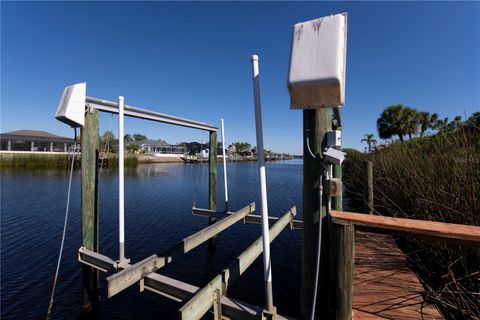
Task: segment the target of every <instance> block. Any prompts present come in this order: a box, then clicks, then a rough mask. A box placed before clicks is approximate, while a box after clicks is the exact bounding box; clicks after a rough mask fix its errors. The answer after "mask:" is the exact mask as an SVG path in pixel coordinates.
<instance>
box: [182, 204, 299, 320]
mask: <svg viewBox="0 0 480 320" xmlns="http://www.w3.org/2000/svg"><path fill="white" fill-rule="evenodd" d="M295 215H296V208H295V207H293V208H292V209H290V211H288V212H287V213H286V214H284V215H283V216H282V217H281V218H280V219H278V221H277V222H275V224H274V225H273V226H271V227H270V229H269V235H270V241H273V240H274V239H275V238H276V237H277V236H278V235H279V234H280V232H281V231H282V230H283V229H284V228H285V227H286V226H287V225H288V224H289V223H290V222H291V220H293V217H294V216H295ZM262 252H263V239H262V237H259V238H258V239H257V240H256V241H255V242H254V243H252V244H251V245H250V246H249V247H248V248H247V249H246V250H245V251H244V252H243V253H242V254H240V255H239V256H238V257H237V259H236V260H235V261H234V262H233V263H231V264H230V266H229V267H228V268H226V269H224V270H223V271H222V273H221V274H219V275H217V276H216V277H215V278H214V279H213V280H212V281H211V282H210V283H209V284H208V285H207V286H205V287H204V288H202V289H201V290H200V291H198V292H197V293H196V294H195V296H194V297H193V298H192V299H190V301H188V302H187V303H186V304H185V305H184V306H183V307H182V308H181V309H180V310H179V311H178V313H179V319H184V320H185V319H189V320H193V319H200V318H201V317H202V316H203V315H204V314H205V313H206V312H208V310H209V309H210V308H211V307H212V305H213V303H214V293H215V291H216V290H220V292H221V293H222V294H223V295H225V294H226V291H227V288H228V286H229V285H230V284H232V283H233V281H235V280H236V279H237V278H238V277H239V276H241V275H242V274H243V273H244V272H245V271H246V270H247V268H248V267H250V265H251V264H252V263H253V262H254V261H255V260H256V259H257V258H258V257H259V256H260V254H261V253H262Z"/></svg>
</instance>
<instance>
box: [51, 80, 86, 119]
mask: <svg viewBox="0 0 480 320" xmlns="http://www.w3.org/2000/svg"><path fill="white" fill-rule="evenodd" d="M86 97H87V83H86V82H82V83H76V84H73V85H71V86H68V87H66V88H65V89H64V90H63V95H62V99H61V100H60V103H59V104H58V108H57V113H56V114H55V118H56V119H57V120H59V121H62V122H64V123H66V124H68V125H70V126H72V127H83V125H84V124H85V100H86Z"/></svg>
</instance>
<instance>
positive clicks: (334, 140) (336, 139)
mask: <svg viewBox="0 0 480 320" xmlns="http://www.w3.org/2000/svg"><path fill="white" fill-rule="evenodd" d="M341 146H342V131H340V130H335V131H329V132H327V147H341Z"/></svg>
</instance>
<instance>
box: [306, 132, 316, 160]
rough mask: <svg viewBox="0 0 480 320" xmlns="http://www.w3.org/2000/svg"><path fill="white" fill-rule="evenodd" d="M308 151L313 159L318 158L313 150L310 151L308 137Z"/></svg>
mask: <svg viewBox="0 0 480 320" xmlns="http://www.w3.org/2000/svg"><path fill="white" fill-rule="evenodd" d="M307 150H308V153H310V155H311V156H312V158H313V159H316V158H317V156H316V155H314V154H313V152H312V149H310V140H309V139H308V137H307Z"/></svg>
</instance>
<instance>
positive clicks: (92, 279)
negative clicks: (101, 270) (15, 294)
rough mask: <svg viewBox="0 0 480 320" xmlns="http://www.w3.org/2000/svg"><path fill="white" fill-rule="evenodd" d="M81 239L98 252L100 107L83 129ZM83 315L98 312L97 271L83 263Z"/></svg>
mask: <svg viewBox="0 0 480 320" xmlns="http://www.w3.org/2000/svg"><path fill="white" fill-rule="evenodd" d="M81 148H82V149H81V155H82V160H81V168H82V241H83V246H84V247H85V248H87V249H88V250H91V251H95V252H98V221H99V220H98V156H99V152H98V149H99V134H98V111H97V110H93V109H89V110H88V111H87V113H86V115H85V125H84V126H83V128H82V129H81ZM82 273H83V304H82V316H84V317H86V318H88V317H89V316H91V315H93V314H95V313H96V312H98V307H99V293H98V271H96V270H95V269H93V268H92V267H90V266H87V265H85V264H82Z"/></svg>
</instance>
